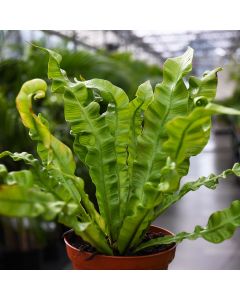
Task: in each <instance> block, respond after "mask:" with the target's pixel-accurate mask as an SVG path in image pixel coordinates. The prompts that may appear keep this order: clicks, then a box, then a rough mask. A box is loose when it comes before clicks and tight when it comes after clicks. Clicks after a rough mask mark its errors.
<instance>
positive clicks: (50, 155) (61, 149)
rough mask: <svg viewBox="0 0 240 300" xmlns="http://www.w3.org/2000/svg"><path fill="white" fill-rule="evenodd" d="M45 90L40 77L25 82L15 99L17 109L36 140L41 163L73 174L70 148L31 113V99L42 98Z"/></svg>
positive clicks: (41, 118) (42, 119) (73, 166)
mask: <svg viewBox="0 0 240 300" xmlns="http://www.w3.org/2000/svg"><path fill="white" fill-rule="evenodd" d="M46 90H47V85H46V83H45V81H43V80H41V79H33V80H30V81H27V82H25V83H24V84H23V86H22V88H21V90H20V92H19V94H18V96H17V99H16V103H17V109H18V111H19V113H20V116H21V119H22V122H23V124H24V125H25V126H26V127H27V128H29V129H30V136H31V138H32V139H33V140H36V141H37V142H38V154H39V156H40V157H41V159H42V161H43V163H44V164H45V165H47V166H48V167H49V168H50V167H51V166H54V167H55V168H59V169H60V170H62V171H63V172H65V173H68V174H74V171H75V168H76V166H75V162H74V159H73V155H72V152H71V150H70V149H69V148H68V147H67V146H66V145H64V144H63V143H62V142H60V141H59V140H58V139H57V138H56V137H54V136H53V135H52V134H51V133H50V131H49V129H48V127H47V126H46V124H47V121H46V120H45V119H44V118H43V117H42V116H41V115H39V116H36V115H35V114H34V113H33V110H32V99H34V100H39V99H42V98H44V97H45V93H46Z"/></svg>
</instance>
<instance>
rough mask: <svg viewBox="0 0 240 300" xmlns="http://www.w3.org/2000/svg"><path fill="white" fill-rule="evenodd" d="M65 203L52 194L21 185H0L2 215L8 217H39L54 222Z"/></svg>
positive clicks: (0, 210)
mask: <svg viewBox="0 0 240 300" xmlns="http://www.w3.org/2000/svg"><path fill="white" fill-rule="evenodd" d="M63 204H64V202H62V201H58V200H55V198H54V197H53V195H51V194H50V193H46V192H42V191H41V190H39V189H37V188H33V187H32V188H28V189H26V186H20V185H0V214H2V215H4V216H8V217H37V216H41V217H43V218H44V219H46V220H53V219H54V218H55V217H56V216H57V215H58V213H59V212H60V211H61V210H62V207H63Z"/></svg>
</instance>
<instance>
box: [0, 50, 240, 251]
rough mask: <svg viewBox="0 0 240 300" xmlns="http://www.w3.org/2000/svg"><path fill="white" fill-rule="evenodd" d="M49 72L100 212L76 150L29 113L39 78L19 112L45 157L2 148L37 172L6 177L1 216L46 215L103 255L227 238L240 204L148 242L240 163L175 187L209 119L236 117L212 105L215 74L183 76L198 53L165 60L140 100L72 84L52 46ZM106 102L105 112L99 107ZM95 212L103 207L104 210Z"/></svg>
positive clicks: (42, 88)
mask: <svg viewBox="0 0 240 300" xmlns="http://www.w3.org/2000/svg"><path fill="white" fill-rule="evenodd" d="M45 51H46V52H48V54H49V64H48V76H49V78H50V79H52V80H53V83H52V91H53V92H57V93H59V94H62V95H63V98H64V113H65V118H66V120H67V122H68V123H69V125H70V127H71V133H72V135H73V136H74V152H75V154H76V155H77V156H78V158H79V159H80V160H81V161H82V162H83V163H84V164H85V165H86V166H87V168H88V170H89V174H90V176H91V179H92V181H93V183H94V185H95V187H96V197H97V202H98V208H95V207H94V205H93V204H92V202H91V201H89V198H88V195H87V194H86V193H85V191H84V184H83V181H82V179H81V178H80V177H77V176H76V175H75V170H76V164H75V161H74V157H73V154H72V152H71V150H70V148H68V147H67V146H66V145H64V144H63V143H62V142H60V140H58V139H57V138H55V137H54V136H53V135H52V134H51V133H50V130H49V125H48V122H47V120H46V119H45V118H44V117H43V116H42V115H41V114H39V115H38V116H37V115H35V114H34V113H33V110H32V99H35V100H39V99H42V98H43V97H44V96H45V94H46V91H47V85H46V83H45V82H44V81H43V80H41V79H35V80H32V81H29V82H26V83H25V84H24V85H23V87H22V89H21V91H20V93H19V95H18V97H17V108H18V111H19V113H20V115H21V119H22V121H23V124H24V125H25V127H27V128H29V130H30V136H31V138H32V139H33V140H34V141H36V142H37V152H38V155H39V157H40V159H41V161H42V162H41V163H40V161H39V160H38V159H35V158H34V157H33V156H32V155H30V154H27V153H11V152H3V153H2V154H1V156H2V157H3V156H10V157H12V158H13V159H14V160H23V161H24V162H25V163H26V164H28V165H30V166H31V168H30V169H29V170H25V171H18V172H12V173H8V171H7V170H6V168H5V167H4V166H2V167H1V174H2V178H3V182H4V184H3V185H2V186H1V193H0V202H1V208H0V213H1V214H4V215H9V216H13V215H14V216H18V217H22V216H26V215H28V216H31V217H35V216H42V217H43V218H45V219H48V220H50V219H54V218H58V220H59V221H60V222H61V223H63V224H65V225H67V226H69V227H72V228H73V229H74V231H75V233H76V234H78V235H80V236H81V237H82V238H83V239H84V240H85V241H87V242H89V243H90V244H91V245H92V246H94V247H95V248H96V249H97V250H98V251H99V252H101V253H106V254H126V253H129V252H136V251H139V250H141V249H144V248H146V247H150V246H152V245H155V244H162V243H172V242H180V241H182V240H183V239H185V238H188V239H196V238H198V237H203V238H204V239H206V240H208V241H210V242H215V243H217V242H221V241H223V240H225V239H227V238H229V237H231V236H232V234H233V232H234V230H235V228H236V227H237V226H239V225H240V201H238V200H236V201H234V202H233V203H232V205H231V206H230V207H229V208H227V209H225V210H223V211H220V212H216V213H214V214H213V215H212V216H210V218H209V222H208V224H207V226H206V227H201V226H196V228H195V230H194V232H193V233H186V232H182V233H179V234H177V235H176V236H175V237H164V238H157V239H154V240H151V241H149V242H145V243H142V239H143V237H144V235H145V233H146V232H147V230H148V229H149V226H150V224H151V223H152V222H153V220H155V219H156V218H157V217H158V216H159V215H161V214H162V213H163V212H164V211H165V210H166V209H167V208H168V207H170V206H171V205H172V204H174V203H175V202H177V201H178V200H180V199H181V198H182V197H183V196H184V195H185V194H186V193H187V192H189V191H192V190H196V189H198V188H200V187H201V186H206V187H208V188H215V187H216V185H217V183H218V181H219V179H220V178H225V177H226V176H227V175H229V174H235V175H237V176H239V174H240V169H239V164H235V165H234V167H233V168H232V169H229V170H227V171H225V172H223V173H222V174H220V175H214V174H211V175H210V176H209V177H201V178H200V179H199V180H197V181H195V182H189V183H186V184H185V185H184V186H183V187H181V188H179V185H180V180H181V178H182V177H183V176H185V175H186V174H187V173H188V170H189V164H190V163H189V162H190V157H191V156H194V155H197V154H199V153H200V152H201V151H202V149H203V148H204V147H205V145H206V144H207V142H208V140H209V136H210V129H211V116H212V115H213V114H215V113H226V114H240V113H239V111H236V110H234V109H231V108H226V107H223V106H220V105H217V104H214V103H212V100H213V99H214V97H215V94H216V87H217V72H218V71H220V70H221V69H220V68H217V69H215V70H213V71H211V72H206V73H204V74H203V76H202V77H201V78H197V77H190V78H189V80H188V82H189V87H187V86H186V85H185V82H184V80H183V78H184V77H185V76H186V75H187V74H188V73H189V72H190V71H191V68H192V56H193V50H192V49H191V48H189V49H188V50H187V51H186V53H185V54H184V55H183V56H180V57H177V58H173V59H168V60H167V61H166V62H165V64H164V67H163V81H162V83H160V84H157V85H156V87H155V89H154V90H153V89H152V86H151V84H150V82H149V81H147V82H145V83H143V84H141V85H140V86H139V88H138V90H137V92H136V97H135V98H134V99H133V100H132V101H129V98H128V96H127V94H126V93H125V92H124V91H123V90H122V89H121V88H118V87H116V86H114V85H113V84H112V83H110V82H109V81H106V80H102V79H92V80H87V81H86V80H83V79H82V80H77V79H75V80H74V81H71V80H69V79H68V77H67V75H66V72H65V71H63V70H62V69H61V68H60V63H61V56H60V55H59V54H57V53H56V52H53V51H51V50H46V49H45ZM101 102H104V103H107V106H104V107H105V109H106V110H103V109H101V108H102V107H101V106H100V104H99V103H101ZM98 210H99V211H98Z"/></svg>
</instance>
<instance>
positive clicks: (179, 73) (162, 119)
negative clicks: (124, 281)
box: [118, 48, 193, 253]
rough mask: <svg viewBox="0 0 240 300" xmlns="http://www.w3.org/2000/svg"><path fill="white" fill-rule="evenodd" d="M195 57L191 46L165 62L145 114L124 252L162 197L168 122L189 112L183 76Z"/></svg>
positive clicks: (123, 234)
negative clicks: (159, 82)
mask: <svg viewBox="0 0 240 300" xmlns="http://www.w3.org/2000/svg"><path fill="white" fill-rule="evenodd" d="M192 56H193V50H192V49H191V48H189V49H188V50H187V51H186V52H185V53H184V54H183V55H182V56H179V57H177V58H171V59H168V60H167V61H166V62H165V63H164V66H163V82H162V83H161V84H158V85H157V86H156V88H155V91H154V99H153V101H152V102H151V104H150V105H149V106H148V108H147V110H146V111H145V113H144V128H143V133H142V135H141V136H140V137H139V138H138V144H137V147H136V153H137V155H136V159H135V162H134V164H133V185H132V187H131V196H130V200H129V203H128V209H127V212H126V216H127V217H126V218H125V221H124V223H123V226H122V228H121V231H120V235H119V239H118V245H119V251H120V252H121V253H123V252H124V251H125V250H126V249H127V248H128V247H129V246H130V243H131V240H132V239H133V237H134V235H136V233H137V234H138V228H139V226H140V224H141V223H142V221H143V219H144V218H146V216H147V215H148V214H150V215H152V212H151V209H153V207H154V206H155V205H156V204H155V200H156V198H158V197H159V183H160V182H159V179H160V178H159V172H160V170H161V168H163V167H164V166H165V164H166V159H167V156H168V155H165V153H163V149H162V144H163V142H164V141H165V140H166V138H167V135H166V130H165V124H166V122H168V121H169V120H171V119H173V118H174V117H176V116H179V115H185V114H186V113H187V111H188V98H189V92H188V90H187V88H186V86H185V84H184V81H183V77H184V76H185V75H186V74H187V73H188V72H190V71H191V68H192V64H191V62H192ZM149 187H151V188H150V189H149ZM150 190H151V196H150V197H149V194H150V193H149V191H150ZM138 207H139V208H138ZM141 207H146V209H145V213H143V212H142V214H139V210H141V211H142V209H141ZM140 215H141V216H140ZM149 221H150V218H148V222H149ZM141 232H142V229H141Z"/></svg>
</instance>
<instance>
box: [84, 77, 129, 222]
mask: <svg viewBox="0 0 240 300" xmlns="http://www.w3.org/2000/svg"><path fill="white" fill-rule="evenodd" d="M82 83H83V84H84V85H85V86H86V87H87V89H88V90H89V89H90V90H91V91H94V90H97V91H98V92H99V93H100V95H101V96H102V98H103V100H104V101H106V102H107V103H108V107H107V111H106V112H105V113H104V118H105V119H106V123H107V125H108V127H109V129H110V133H111V135H112V136H113V137H114V147H115V153H116V160H117V174H118V181H119V184H118V194H119V201H120V208H119V209H120V217H119V218H120V223H121V219H122V218H123V215H124V211H125V203H126V199H127V197H128V188H129V179H128V169H127V165H126V164H127V158H128V156H127V155H128V153H127V146H128V141H129V119H130V114H129V99H128V96H127V95H126V93H125V92H124V91H123V90H122V89H120V88H118V87H116V86H115V85H113V84H112V83H110V82H109V81H107V80H102V79H92V80H88V81H82ZM119 227H120V225H119Z"/></svg>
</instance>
